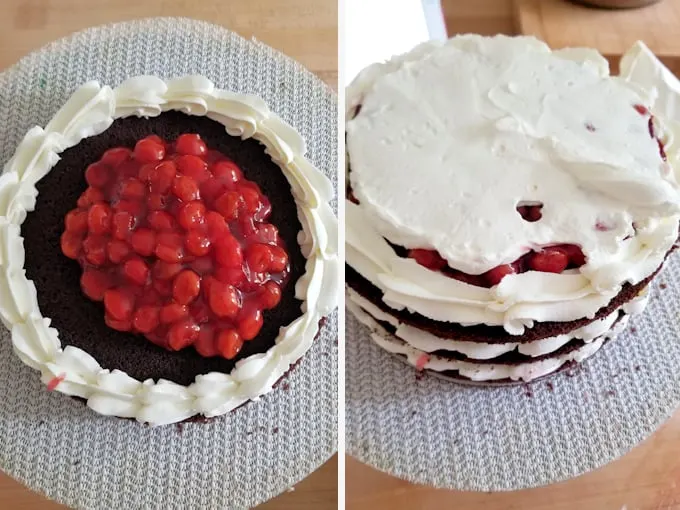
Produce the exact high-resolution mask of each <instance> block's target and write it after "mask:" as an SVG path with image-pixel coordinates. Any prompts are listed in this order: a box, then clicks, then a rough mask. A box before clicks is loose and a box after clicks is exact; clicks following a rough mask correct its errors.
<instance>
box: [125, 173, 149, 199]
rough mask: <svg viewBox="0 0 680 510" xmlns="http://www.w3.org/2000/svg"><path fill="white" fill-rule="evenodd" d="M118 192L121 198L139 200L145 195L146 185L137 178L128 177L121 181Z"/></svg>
mask: <svg viewBox="0 0 680 510" xmlns="http://www.w3.org/2000/svg"><path fill="white" fill-rule="evenodd" d="M119 194H120V196H121V197H123V198H129V199H131V200H141V199H143V198H144V197H145V196H146V185H145V184H144V183H143V182H142V181H140V180H139V179H135V178H134V177H130V178H129V179H126V180H124V181H123V182H122V183H121V185H120V191H119Z"/></svg>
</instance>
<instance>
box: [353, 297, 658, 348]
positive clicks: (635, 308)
mask: <svg viewBox="0 0 680 510" xmlns="http://www.w3.org/2000/svg"><path fill="white" fill-rule="evenodd" d="M347 297H348V299H349V301H350V302H351V303H352V304H353V305H354V306H355V307H359V308H360V309H361V311H362V312H364V313H366V314H368V315H369V316H370V317H372V318H373V319H375V320H376V321H380V322H383V323H387V324H390V325H391V326H392V327H394V328H395V332H394V336H396V337H397V338H398V339H400V340H403V341H404V342H405V343H406V344H408V345H410V346H411V347H414V348H416V349H418V350H419V351H422V352H425V353H432V352H435V351H449V352H458V353H461V354H464V355H465V356H466V357H467V358H470V359H472V360H491V359H494V358H496V357H498V356H501V355H503V354H506V353H508V352H512V351H515V350H516V351H517V352H519V353H520V354H524V355H525V356H531V357H537V356H545V355H546V354H550V353H552V352H555V351H557V350H558V349H560V348H561V347H563V346H565V345H566V344H568V343H569V342H571V341H572V340H583V342H585V343H590V342H592V341H593V340H595V339H597V338H599V337H601V336H602V335H604V334H605V333H607V332H608V331H609V330H610V329H611V328H612V326H613V325H614V324H615V322H616V321H617V319H619V315H620V314H621V312H622V313H623V314H625V315H637V314H639V313H642V311H643V310H644V309H645V307H646V306H647V303H648V302H649V291H648V288H645V289H643V291H642V292H640V294H639V295H638V296H636V297H635V298H634V299H632V300H631V301H629V302H628V303H626V304H624V305H623V306H621V307H620V308H619V309H617V310H614V311H613V312H612V313H611V314H609V315H607V316H606V317H603V318H602V319H598V320H595V321H593V322H590V323H588V324H586V325H585V326H582V327H580V328H576V329H574V330H573V331H570V332H569V333H566V334H563V335H558V336H553V337H548V338H542V339H540V340H535V341H532V342H525V343H519V342H505V343H497V342H489V343H485V342H472V341H465V340H456V339H453V338H441V337H438V336H436V335H433V334H432V333H429V332H427V331H424V330H422V329H418V328H416V327H413V326H410V325H408V324H404V323H402V322H400V321H399V320H398V319H397V318H396V317H395V316H394V315H391V314H389V313H385V312H384V311H382V310H381V309H380V308H378V307H377V306H375V305H374V304H373V303H371V302H370V301H369V300H367V299H365V298H364V297H362V296H361V295H360V294H358V293H357V292H355V291H353V290H351V289H348V292H347Z"/></svg>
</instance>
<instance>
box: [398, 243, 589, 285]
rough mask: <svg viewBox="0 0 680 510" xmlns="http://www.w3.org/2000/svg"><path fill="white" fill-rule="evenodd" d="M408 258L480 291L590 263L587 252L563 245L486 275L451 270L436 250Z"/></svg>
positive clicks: (410, 254)
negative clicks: (510, 278) (509, 280)
mask: <svg viewBox="0 0 680 510" xmlns="http://www.w3.org/2000/svg"><path fill="white" fill-rule="evenodd" d="M408 257H409V258H412V259H414V260H415V261H416V262H417V263H418V264H420V265H421V266H424V267H426V268H428V269H432V270H433V271H441V272H442V273H444V274H446V275H447V276H450V277H451V278H454V279H456V280H460V281H462V282H465V283H468V284H470V285H476V286H477V287H486V288H490V287H493V286H494V285H498V284H499V283H500V282H501V280H503V278H505V277H506V276H508V275H511V274H519V273H525V272H527V271H541V272H543V273H561V272H562V271H564V270H565V269H574V268H579V267H581V266H582V265H584V264H585V263H586V258H585V256H584V255H583V251H581V248H580V247H579V246H576V245H575V244H560V245H556V246H548V247H546V248H543V249H542V250H540V251H532V252H529V253H527V254H525V255H523V256H521V257H520V258H519V259H517V260H516V261H514V262H512V263H511V264H502V265H500V266H496V267H494V268H493V269H491V270H489V271H487V272H486V273H484V274H480V275H472V274H467V273H463V272H462V271H458V270H456V269H453V268H451V267H449V265H448V263H447V261H446V259H444V258H443V257H442V256H441V255H439V253H437V252H436V251H434V250H423V249H412V250H408Z"/></svg>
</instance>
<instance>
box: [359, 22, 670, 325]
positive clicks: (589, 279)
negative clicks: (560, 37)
mask: <svg viewBox="0 0 680 510" xmlns="http://www.w3.org/2000/svg"><path fill="white" fill-rule="evenodd" d="M656 96H657V94H655V93H654V91H653V90H651V89H649V88H646V87H645V84H644V83H641V84H638V83H635V82H634V81H633V80H632V79H631V80H630V81H627V80H624V79H621V78H618V77H611V76H609V70H608V66H607V62H606V60H605V59H604V58H603V57H602V56H601V55H599V54H598V53H597V52H595V51H593V50H585V49H567V50H561V51H551V50H550V49H549V48H548V47H547V46H546V45H545V44H544V43H542V42H539V41H538V40H536V39H534V38H531V37H505V36H497V37H493V38H486V37H481V36H475V35H469V36H459V37H455V38H453V39H451V40H449V41H447V42H443V43H440V42H428V43H425V44H422V45H420V46H418V47H416V48H415V49H414V50H413V51H412V52H410V53H408V54H405V55H402V56H399V57H395V58H394V59H392V60H391V61H389V62H387V63H384V64H374V65H372V66H370V67H369V68H367V69H366V70H364V71H363V72H362V73H361V74H360V75H359V76H358V77H357V78H356V79H355V81H354V82H353V83H352V84H351V85H350V87H349V88H348V89H347V94H346V107H347V114H348V115H347V118H348V121H347V126H346V128H347V150H348V160H349V162H350V164H351V173H350V175H349V178H350V184H351V186H352V190H353V192H354V195H355V196H356V197H357V198H358V200H359V201H360V205H356V204H354V203H352V202H350V201H346V240H347V248H346V255H347V261H348V263H349V264H350V265H351V266H352V267H353V268H354V269H355V270H357V271H358V272H359V273H360V274H361V275H362V276H363V277H365V278H366V279H368V280H369V281H370V282H371V283H373V284H374V285H376V286H377V287H378V288H380V289H381V290H382V291H383V293H384V301H385V303H387V304H388V305H389V306H391V307H392V308H395V309H403V308H407V309H409V310H411V311H415V312H418V313H420V314H422V315H424V316H426V317H428V318H430V319H433V320H438V321H448V322H457V323H461V324H464V325H472V324H486V325H502V326H504V327H505V329H506V330H507V331H508V332H509V333H511V334H515V335H519V334H522V333H523V331H524V329H525V328H526V327H529V328H530V327H532V326H533V324H534V322H535V321H540V322H543V321H572V320H577V319H581V318H592V317H594V315H595V313H596V312H597V310H599V309H600V308H602V307H603V306H605V305H606V304H607V303H609V301H610V300H611V299H612V298H613V297H614V296H616V295H617V294H618V293H619V292H620V290H621V288H622V285H623V284H625V283H626V282H629V283H633V284H635V283H638V282H640V281H642V280H644V279H645V278H646V277H648V276H649V275H650V274H652V273H653V272H654V271H655V270H656V269H657V268H658V267H659V266H660V265H661V264H662V263H663V260H664V257H665V256H666V253H667V252H668V251H669V250H670V249H671V247H672V246H673V243H674V242H675V240H676V239H677V236H678V220H679V218H680V186H679V185H678V179H677V174H676V169H677V168H678V165H677V164H676V163H677V160H678V157H679V154H680V151H678V150H677V144H678V142H677V133H678V132H680V131H679V130H678V129H677V124H676V123H675V122H672V121H670V119H667V118H666V117H665V115H664V111H663V110H662V111H657V110H656V109H655V108H654V99H655V97H656ZM636 104H642V105H645V106H647V107H651V108H652V111H654V113H655V115H656V121H655V129H656V132H657V134H658V135H659V136H660V137H661V138H662V139H663V141H664V144H665V148H666V152H667V155H668V161H667V162H664V161H663V160H662V158H661V156H660V154H659V148H658V145H657V142H656V140H654V139H652V137H651V136H650V134H649V127H648V122H649V115H641V114H640V113H639V112H638V111H636V109H635V108H634V105H636ZM359 105H361V110H360V113H359V115H357V116H356V117H355V118H352V114H353V112H354V111H356V108H357V106H359ZM589 127H592V128H594V131H592V130H591V129H589ZM538 202H540V203H542V204H543V209H542V214H543V216H542V218H541V219H540V220H539V221H537V222H533V223H530V222H527V221H525V220H523V219H522V218H521V216H520V215H519V214H518V213H517V211H516V210H515V208H516V206H517V205H518V204H522V203H538ZM565 204H569V205H568V207H567V206H565ZM598 224H599V225H601V226H602V225H605V226H606V230H605V229H602V228H597V227H596V225H598ZM633 224H635V230H634V228H633ZM633 234H634V235H633ZM629 236H632V237H629ZM386 239H387V240H389V241H390V242H392V243H395V244H399V245H402V246H405V247H407V248H426V249H433V250H436V251H438V252H439V253H440V254H441V255H442V256H443V257H444V258H446V259H447V261H448V262H449V265H450V266H451V267H454V268H455V269H459V270H461V271H464V272H466V273H469V274H481V273H483V272H485V271H487V270H489V269H491V268H493V267H495V266H497V265H500V264H504V263H509V262H512V261H514V260H516V259H517V258H519V257H520V256H521V255H523V254H524V253H526V252H528V251H530V250H532V249H540V248H541V247H543V246H548V245H552V244H562V243H567V244H576V245H579V246H581V247H582V249H583V252H584V253H585V255H586V256H587V263H586V264H585V265H584V266H583V267H581V268H580V269H579V270H570V271H566V272H564V273H562V274H551V273H540V272H535V271H529V272H526V273H522V274H518V275H510V276H507V277H505V278H504V279H503V280H502V282H501V283H500V284H499V285H497V286H495V287H493V288H491V289H485V288H479V287H474V286H471V285H468V284H466V283H463V282H460V281H458V280H455V279H452V278H449V277H447V276H445V275H443V274H441V273H439V272H436V271H431V270H428V269H426V268H424V267H422V266H420V265H418V264H417V263H416V262H415V261H414V260H411V259H403V258H400V257H398V256H397V255H396V253H395V252H394V250H393V249H392V248H391V246H390V245H389V244H388V243H387V242H386Z"/></svg>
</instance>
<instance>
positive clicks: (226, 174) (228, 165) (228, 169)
mask: <svg viewBox="0 0 680 510" xmlns="http://www.w3.org/2000/svg"><path fill="white" fill-rule="evenodd" d="M210 170H211V171H212V173H213V175H214V176H215V178H216V179H219V180H220V181H221V182H224V183H225V184H227V185H229V184H232V183H235V182H238V181H240V180H241V179H243V172H241V169H240V168H239V167H238V165H237V164H236V163H234V162H233V161H225V160H223V161H218V162H217V163H215V164H214V165H213V166H212V167H211V168H210Z"/></svg>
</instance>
